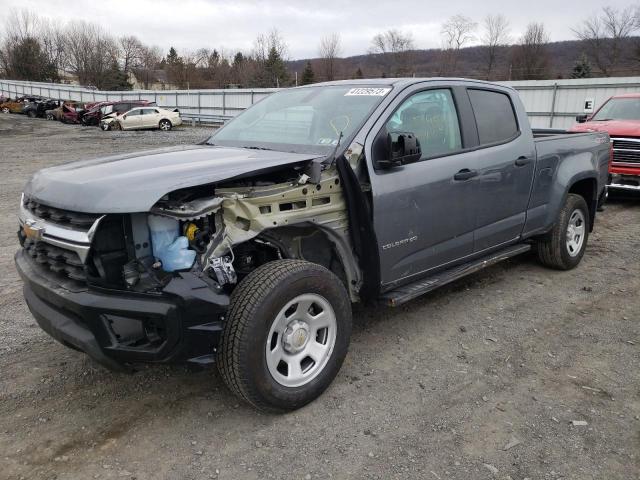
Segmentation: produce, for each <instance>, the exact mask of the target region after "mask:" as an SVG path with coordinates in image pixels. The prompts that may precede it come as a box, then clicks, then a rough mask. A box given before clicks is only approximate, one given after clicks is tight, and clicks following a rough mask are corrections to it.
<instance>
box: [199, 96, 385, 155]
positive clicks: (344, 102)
mask: <svg viewBox="0 0 640 480" xmlns="http://www.w3.org/2000/svg"><path fill="white" fill-rule="evenodd" d="M390 91H391V87H357V88H354V87H353V86H352V85H351V86H318V87H304V88H292V89H289V90H281V91H280V92H277V93H274V94H272V95H270V96H268V97H267V98H265V99H264V100H262V101H261V102H259V103H257V104H256V105H254V106H252V107H251V108H248V109H247V110H245V111H244V112H242V113H241V114H240V115H238V117H237V118H235V119H234V120H233V121H232V122H230V123H229V124H227V125H225V126H224V127H223V128H221V129H220V130H219V131H217V132H216V133H215V134H214V135H213V136H212V137H211V138H210V139H209V140H208V141H207V143H208V144H210V145H223V146H230V147H249V148H264V149H268V150H281V151H288V152H296V153H318V154H329V153H331V152H332V151H333V149H334V148H335V146H336V145H337V144H338V138H339V137H340V134H341V133H342V137H343V139H347V138H349V137H350V136H351V135H352V134H354V133H355V132H356V129H358V128H359V127H360V125H361V124H362V123H363V122H364V121H365V119H366V118H367V117H368V116H369V114H370V113H371V112H372V110H373V109H374V108H375V107H376V106H377V105H378V104H379V103H380V102H381V101H382V99H383V98H384V97H385V96H386V95H387V94H388V93H389V92H390Z"/></svg>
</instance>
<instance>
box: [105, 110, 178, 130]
mask: <svg viewBox="0 0 640 480" xmlns="http://www.w3.org/2000/svg"><path fill="white" fill-rule="evenodd" d="M178 125H182V118H180V112H179V111H178V109H177V108H176V109H174V110H167V109H165V108H160V107H155V106H142V107H136V108H132V109H131V110H129V111H128V112H125V113H123V114H122V115H119V116H117V115H114V114H111V115H108V116H106V117H104V118H103V119H102V120H101V121H100V128H101V129H102V130H105V131H106V130H141V129H145V128H159V129H160V130H164V131H169V130H171V129H172V128H173V127H175V126H178Z"/></svg>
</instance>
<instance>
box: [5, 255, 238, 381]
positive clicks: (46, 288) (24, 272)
mask: <svg viewBox="0 0 640 480" xmlns="http://www.w3.org/2000/svg"><path fill="white" fill-rule="evenodd" d="M15 262H16V267H17V269H18V272H19V273H20V276H21V277H22V279H23V281H24V297H25V300H26V302H27V305H28V307H29V310H31V313H32V314H33V316H34V317H35V319H36V321H37V322H38V324H39V325H40V327H41V328H42V329H43V330H44V331H46V332H47V333H48V334H49V335H51V336H52V337H53V338H55V339H56V340H58V341H59V342H61V343H62V344H64V345H66V346H68V347H71V348H74V349H77V350H81V351H83V352H85V353H86V354H87V355H89V356H90V357H92V358H94V359H95V360H96V361H98V362H99V363H101V364H102V365H104V366H106V367H107V368H110V369H114V370H127V369H130V366H131V364H135V363H142V362H163V363H164V362H184V361H187V362H191V363H195V364H200V365H205V364H208V363H212V362H213V352H214V350H215V348H216V347H217V345H218V341H219V337H220V332H221V330H222V325H223V322H224V316H225V314H226V311H227V308H228V305H229V297H228V295H226V294H224V293H217V292H215V291H214V290H213V289H211V288H210V287H209V285H208V284H207V283H205V282H204V281H203V280H202V279H200V278H199V277H198V276H197V275H196V274H194V273H191V272H185V273H180V274H178V275H176V276H175V277H174V278H173V279H172V280H171V281H170V282H169V283H168V284H167V286H166V287H165V288H164V289H163V291H162V293H159V294H138V293H133V292H125V291H114V290H102V289H100V290H98V289H94V288H89V287H86V288H80V289H77V288H76V289H68V288H65V287H63V286H62V285H60V284H59V283H58V282H56V279H55V278H54V277H53V276H52V275H47V274H46V273H45V272H44V271H42V270H41V269H39V268H38V265H37V264H35V263H34V262H33V260H32V259H31V258H30V257H29V256H28V255H27V254H26V253H25V252H24V251H23V250H20V251H18V252H17V253H16V255H15Z"/></svg>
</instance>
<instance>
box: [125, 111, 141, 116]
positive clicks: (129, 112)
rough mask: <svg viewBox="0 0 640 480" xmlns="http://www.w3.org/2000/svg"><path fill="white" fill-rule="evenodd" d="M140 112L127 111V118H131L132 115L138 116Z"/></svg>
mask: <svg viewBox="0 0 640 480" xmlns="http://www.w3.org/2000/svg"><path fill="white" fill-rule="evenodd" d="M140 111H141V110H129V111H128V112H127V117H131V116H133V115H140Z"/></svg>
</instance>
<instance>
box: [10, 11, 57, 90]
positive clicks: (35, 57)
mask: <svg viewBox="0 0 640 480" xmlns="http://www.w3.org/2000/svg"><path fill="white" fill-rule="evenodd" d="M52 26H53V23H52V22H50V21H48V20H43V19H40V18H39V17H38V16H37V15H36V14H35V13H33V12H32V11H30V10H26V9H20V10H16V9H12V10H10V11H9V13H8V15H7V18H6V20H5V28H4V35H3V38H2V39H1V43H0V67H1V68H2V70H3V71H4V75H6V76H7V77H9V78H16V79H24V80H36V81H54V80H57V79H58V68H59V66H60V63H61V61H62V50H61V49H60V48H59V45H57V44H56V42H57V41H59V40H60V39H59V37H57V36H56V35H54V33H55V32H54V31H53V27H52Z"/></svg>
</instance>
